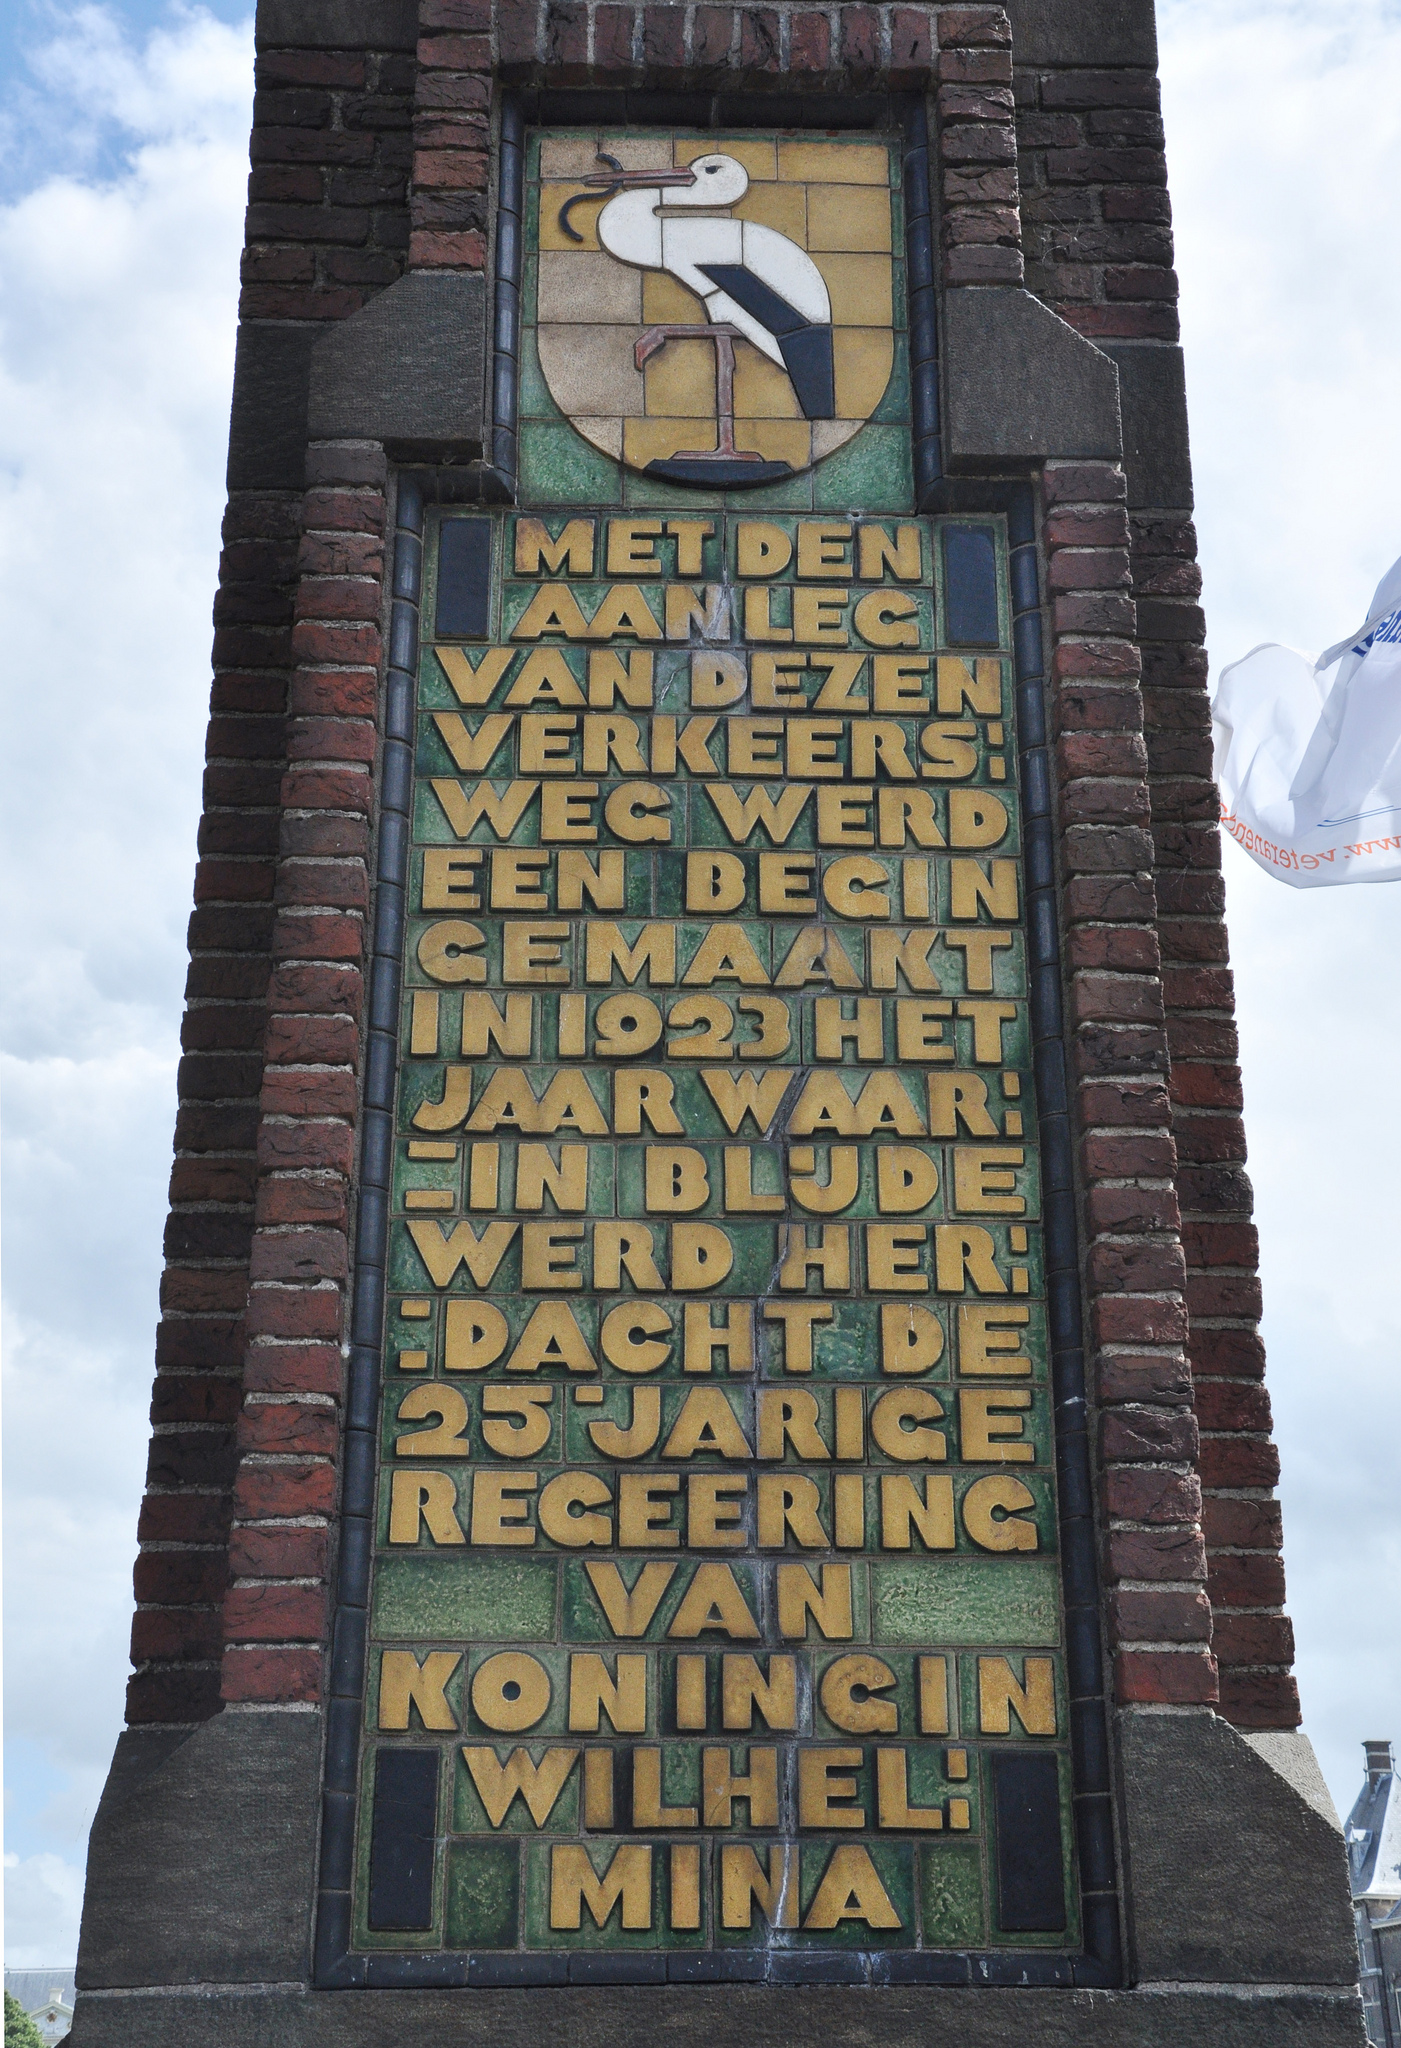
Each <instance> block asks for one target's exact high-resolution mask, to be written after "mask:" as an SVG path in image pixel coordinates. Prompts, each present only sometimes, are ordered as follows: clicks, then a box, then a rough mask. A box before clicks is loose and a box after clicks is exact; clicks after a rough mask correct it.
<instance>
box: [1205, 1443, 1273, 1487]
mask: <svg viewBox="0 0 1401 2048" xmlns="http://www.w3.org/2000/svg"><path fill="white" fill-rule="evenodd" d="M1197 1462H1198V1466H1199V1468H1200V1471H1201V1475H1202V1485H1203V1486H1206V1487H1213V1486H1220V1487H1230V1488H1237V1487H1266V1488H1268V1487H1272V1486H1276V1485H1278V1483H1279V1452H1278V1451H1277V1450H1276V1449H1275V1447H1274V1445H1273V1444H1272V1443H1268V1442H1265V1441H1263V1440H1262V1439H1261V1438H1259V1437H1249V1436H1204V1437H1203V1438H1202V1448H1201V1454H1200V1456H1199V1458H1198V1461H1197Z"/></svg>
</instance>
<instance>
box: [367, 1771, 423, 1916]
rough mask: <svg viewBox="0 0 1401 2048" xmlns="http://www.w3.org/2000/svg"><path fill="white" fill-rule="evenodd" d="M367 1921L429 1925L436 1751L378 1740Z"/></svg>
mask: <svg viewBox="0 0 1401 2048" xmlns="http://www.w3.org/2000/svg"><path fill="white" fill-rule="evenodd" d="M374 1788H375V1789H374V1809H373V1821H372V1825H371V1831H370V1887H369V1892H370V1896H369V1916H368V1917H369V1924H370V1926H371V1927H373V1928H375V1929H377V1930H378V1929H384V1930H386V1931H387V1930H389V1929H402V1930H403V1931H404V1932H409V1931H411V1930H419V1931H421V1930H423V1929H425V1928H429V1927H431V1926H432V1925H433V1850H434V1843H435V1841H436V1838H437V1832H438V1751H437V1750H436V1749H400V1748H398V1747H395V1746H393V1745H390V1744H382V1745H381V1746H380V1747H379V1749H377V1750H376V1752H375V1760H374Z"/></svg>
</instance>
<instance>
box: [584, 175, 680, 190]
mask: <svg viewBox="0 0 1401 2048" xmlns="http://www.w3.org/2000/svg"><path fill="white" fill-rule="evenodd" d="M695 182H696V174H695V172H694V171H597V172H595V173H594V175H593V176H592V177H591V178H581V179H580V180H579V183H580V184H581V185H608V186H611V187H612V188H613V190H614V191H617V189H618V188H619V186H622V185H694V184H695Z"/></svg>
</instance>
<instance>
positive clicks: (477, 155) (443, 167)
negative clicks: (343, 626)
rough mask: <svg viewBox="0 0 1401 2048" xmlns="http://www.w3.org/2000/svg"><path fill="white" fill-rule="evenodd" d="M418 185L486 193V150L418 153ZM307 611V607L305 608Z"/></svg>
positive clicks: (348, 614) (414, 171) (437, 188)
mask: <svg viewBox="0 0 1401 2048" xmlns="http://www.w3.org/2000/svg"><path fill="white" fill-rule="evenodd" d="M413 175H414V186H415V189H416V190H419V191H425V190H436V191H445V192H485V191H486V189H487V184H488V181H489V171H488V164H487V158H486V152H485V151H484V150H477V149H420V150H417V151H415V153H414V160H413ZM303 609H304V611H305V609H306V608H305V607H304V608H303ZM378 615H379V614H378V610H376V611H375V612H374V613H373V614H370V613H365V614H352V613H336V614H335V616H336V617H338V618H339V617H354V616H364V617H371V616H373V617H378Z"/></svg>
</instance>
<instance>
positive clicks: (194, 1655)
mask: <svg viewBox="0 0 1401 2048" xmlns="http://www.w3.org/2000/svg"><path fill="white" fill-rule="evenodd" d="M1157 109H1158V86H1157V77H1156V49H1155V41H1154V27H1153V15H1152V7H1151V0H1012V5H1011V6H1010V9H1009V10H1008V11H1004V10H1003V9H1001V8H998V7H991V6H939V5H909V6H867V5H864V4H843V5H835V6H830V7H819V6H810V5H807V4H804V0H777V4H774V5H768V6H756V7H743V8H741V7H736V8H731V7H729V6H726V5H709V4H697V5H691V4H685V5H682V4H666V0H661V4H656V5H652V4H647V5H638V6H633V5H622V4H612V0H598V4H596V0H542V4H540V5H534V4H532V5H531V6H529V7H525V6H522V5H516V4H514V0H495V4H494V5H493V4H492V0H261V4H260V5H259V9H258V21H257V96H256V100H255V108H254V126H253V135H252V175H251V179H250V186H249V209H248V227H247V247H246V251H245V256H244V295H243V302H242V312H241V324H240V329H239V341H238V356H237V370H236V377H235V390H234V402H233V418H232V425H231V433H230V450H229V506H228V513H227V517H226V521H225V543H226V546H225V553H224V558H223V567H222V576H221V586H220V591H219V595H218V598H217V601H216V606H215V639H214V671H215V676H214V687H213V698H212V706H211V719H210V726H209V743H208V770H207V776H206V783H205V812H204V819H203V823H202V826H201V834H200V863H199V868H198V871H197V875H196V881H195V911H194V915H193V918H192V920H191V925H190V950H191V967H190V980H189V991H188V994H189V1002H188V1009H187V1014H186V1023H185V1040H184V1044H185V1058H184V1060H183V1062H182V1065H181V1068H180V1106H179V1111H178V1117H177V1123H176V1135H175V1167H174V1173H173V1177H172V1182H171V1209H170V1219H169V1223H168V1226H167V1232H166V1258H167V1264H166V1270H165V1277H164V1283H163V1290H162V1321H161V1325H160V1329H159V1332H158V1336H157V1354H156V1356H157V1373H156V1381H155V1394H154V1400H153V1405H152V1421H153V1433H152V1441H151V1458H150V1467H149V1475H148V1482H147V1493H146V1498H145V1501H144V1504H143V1507H142V1513H141V1523H140V1530H139V1537H140V1555H139V1557H138V1560H137V1565H136V1601H137V1612H136V1619H135V1625H134V1630H133V1640H132V1660H133V1664H134V1667H135V1669H134V1674H133V1676H132V1679H131V1683H130V1689H129V1694H128V1707H127V1719H128V1727H127V1730H126V1732H125V1733H124V1734H123V1735H122V1737H121V1738H120V1741H119V1743H118V1747H117V1754H116V1757H115V1760H114V1763H113V1767H112V1774H111V1777H110V1779H109V1782H108V1786H107V1790H106V1792H105V1794H104V1798H103V1801H102V1805H101V1807H100V1810H99V1812H98V1816H97V1819H96V1822H95V1824H94V1828H93V1835H92V1844H91V1852H90V1858H89V1865H88V1891H87V1900H86V1905H85V1911H84V1920H83V1934H82V1944H81V1952H80V1956H79V1964H78V1984H79V1994H78V2005H77V2015H76V2019H75V2023H74V2028H73V2034H72V2039H73V2041H74V2043H75V2048H99V2044H102V2048H106V2044H113V2048H115V2044H118V2043H122V2044H125V2043H130V2042H136V2041H140V2042H142V2043H143V2044H153V2048H165V2044H169V2048H175V2044H179V2048H198V2044H203V2043H206V2042H207V2043H210V2044H215V2043H217V2044H219V2048H242V2044H248V2048H253V2044H259V2048H261V2044H264V2043H269V2042H274V2041H275V2042H278V2043H283V2042H286V2043H289V2044H297V2048H302V2044H305V2048H332V2044H340V2043H345V2044H347V2048H348V2044H359V2043H364V2044H371V2043H374V2044H378V2043H384V2044H386V2048H387V2044H389V2043H391V2042H392V2043H394V2044H396V2048H397V2044H401V2043H405V2042H418V2041H424V2042H428V2041H438V2040H442V2039H448V2038H451V2039H462V2040H470V2041H482V2042H488V2041H489V2042H492V2043H499V2042H503V2041H504V2042H507V2043H515V2042H525V2041H538V2040H546V2041H550V2042H554V2041H560V2042H563V2041H565V2040H571V2041H578V2040H580V2039H584V2040H587V2041H590V2042H593V2041H597V2042H599V2043H602V2042H604V2041H607V2042H610V2043H615V2042H627V2043H634V2042H636V2043H641V2042H643V2041H645V2040H648V2039H650V2038H652V2037H653V2036H654V2035H655V2034H656V2032H657V2031H658V2030H659V2029H662V2028H665V2029H667V2030H668V2032H669V2034H670V2035H671V2036H672V2037H674V2038H685V2039H686V2040H699V2039H702V2038H705V2037H707V2036H709V2037H714V2036H715V2035H716V2034H717V2032H718V2033H719V2034H720V2035H721V2036H722V2037H723V2038H726V2039H734V2038H749V2037H750V2036H751V2035H752V2036H753V2037H755V2038H762V2039H765V2040H768V2039H772V2040H775V2041H778V2040H782V2041H784V2042H795V2041H797V2042H816V2041H818V2040H820V2039H824V2038H827V2037H830V2036H831V2035H832V2034H833V2033H835V2034H836V2035H838V2036H842V2035H848V2036H850V2037H852V2038H856V2037H858V2036H859V2038H861V2039H862V2040H870V2041H876V2042H881V2043H886V2042H888V2043H891V2044H895V2043H905V2042H907V2041H909V2040H910V2039H912V2038H918V2039H920V2040H928V2041H931V2042H949V2043H955V2042H957V2043H959V2044H969V2048H971V2044H976V2043H988V2044H992V2043H1000V2042H1004V2041H1006V2042H1011V2041H1016V2042H1026V2043H1028V2044H1038V2048H1039V2044H1043V2043H1044V2044H1053V2043H1054V2044H1060V2043H1065V2044H1070V2043H1072V2042H1073V2043H1075V2044H1076V2048H1119V2044H1124V2048H1127V2044H1129V2043H1133V2044H1164V2048H1166V2044H1174V2048H1175V2044H1187V2043H1192V2044H1196V2043H1199V2042H1203V2041H1205V2042H1211V2043H1216V2042H1219V2043H1222V2044H1225V2043H1228V2042H1229V2043H1231V2044H1233V2048H1255V2044H1259V2048H1281V2044H1298V2048H1305V2044H1307V2048H1322V2044H1333V2043H1337V2044H1339V2048H1342V2044H1344V2043H1346V2044H1360V2043H1361V2041H1362V2038H1363V2035H1362V2018H1361V2005H1360V2002H1359V1996H1358V1991H1357V1955H1356V1950H1355V1948H1354V1946H1353V1939H1352V1927H1351V1919H1350V1913H1349V1902H1348V1891H1347V1878H1346V1869H1345V1862H1344V1856H1343V1849H1342V1842H1341V1839H1340V1835H1339V1832H1338V1828H1337V1822H1336V1818H1335V1816H1334V1815H1333V1813H1332V1808H1331V1805H1330V1802H1329V1800H1328V1795H1327V1792H1326V1790H1325V1789H1324V1787H1323V1783H1322V1780H1321V1777H1320V1776H1319V1773H1318V1769H1317V1765H1316V1763H1315V1762H1314V1759H1313V1755H1312V1751H1311V1750H1310V1748H1309V1745H1308V1742H1307V1740H1306V1739H1305V1737H1304V1736H1303V1735H1302V1734H1301V1733H1300V1732H1299V1730H1298V1719H1299V1714H1298V1702H1297V1696H1296V1693H1295V1688H1294V1683H1293V1680H1292V1678H1291V1676H1290V1662H1291V1655H1292V1643H1291V1635H1290V1628H1289V1623H1288V1621H1287V1619H1286V1618H1285V1615H1284V1612H1283V1568H1282V1563H1281V1557H1280V1543H1281V1532H1280V1522H1279V1508H1278V1505H1277V1503H1276V1502H1275V1500H1274V1498H1273V1487H1274V1483H1275V1480H1276V1477H1277V1471H1278V1464H1277V1459H1276V1456H1275V1452H1274V1449H1273V1446H1272V1444H1271V1442H1270V1435H1269V1407H1268V1401H1267V1399H1266V1395H1265V1391H1264V1384H1263V1375H1264V1356H1263V1351H1262V1348H1261V1344H1260V1339H1259V1335H1258V1330H1257V1318H1258V1314H1259V1308H1260V1298H1259V1287H1258V1283H1257V1281H1256V1278H1255V1238H1254V1232H1253V1229H1252V1227H1251V1223H1250V1205H1251V1197H1250V1186H1249V1182H1248V1180H1247V1178H1246V1175H1245V1171H1244V1157H1245V1144H1244V1137H1243V1133H1242V1128H1241V1122H1240V1115H1239V1110H1240V1080H1239V1074H1238V1072H1237V1068H1236V1065H1235V1057H1236V1041H1235V1031H1234V1027H1233V1022H1232V993H1231V981H1230V975H1229V971H1228V968H1227V964H1226V961H1227V945H1226V932H1225V927H1224V924H1223V921H1222V908H1223V893H1222V881H1221V873H1220V851H1219V840H1218V832H1217V824H1216V818H1217V802H1216V795H1215V791H1214V788H1213V785H1212V782H1211V774H1210V769H1211V752H1210V737H1209V715H1208V704H1207V697H1206V654H1205V650H1204V646H1203V636H1204V623H1203V618H1202V614H1201V611H1200V610H1199V609H1198V607H1197V604H1196V602H1195V600H1196V596H1197V592H1198V587H1199V578H1198V575H1197V571H1196V568H1195V564H1194V559H1193V557H1194V535H1193V529H1192V523H1191V503H1192V494H1191V475H1190V467H1189V461H1188V449H1187V429H1186V419H1185V411H1184V401H1183V376H1182V359H1181V355H1180V352H1179V350H1178V348H1177V345H1176V341H1177V323H1176V315H1175V310H1174V297H1175V291H1176V285H1175V280H1174V277H1173V271H1172V267H1171V266H1172V241H1171V229H1170V212H1169V205H1168V198H1167V191H1166V170H1165V163H1164V158H1163V154H1162V130H1161V123H1160V120H1159V116H1158V111H1157Z"/></svg>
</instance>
